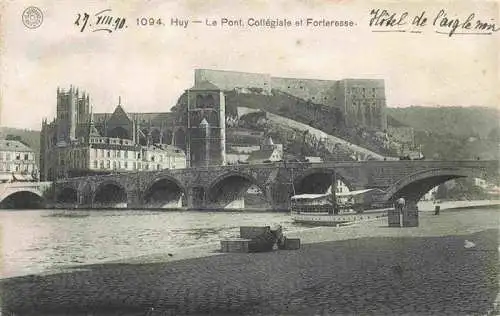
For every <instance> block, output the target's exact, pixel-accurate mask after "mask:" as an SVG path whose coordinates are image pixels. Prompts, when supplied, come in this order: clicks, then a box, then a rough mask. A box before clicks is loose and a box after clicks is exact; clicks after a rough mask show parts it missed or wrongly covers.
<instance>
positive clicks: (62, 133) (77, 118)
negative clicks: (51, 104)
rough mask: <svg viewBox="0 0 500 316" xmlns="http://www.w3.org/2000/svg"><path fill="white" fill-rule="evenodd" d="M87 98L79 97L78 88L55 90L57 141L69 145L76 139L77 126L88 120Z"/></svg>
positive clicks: (84, 95) (86, 95)
mask: <svg viewBox="0 0 500 316" xmlns="http://www.w3.org/2000/svg"><path fill="white" fill-rule="evenodd" d="M89 103H90V100H89V96H88V94H85V93H84V94H83V95H82V96H80V94H79V91H78V88H76V89H75V88H74V87H73V86H71V87H70V88H69V90H67V91H65V90H62V89H59V88H57V118H56V122H57V123H56V124H57V141H58V142H66V143H69V142H71V141H73V140H76V139H77V138H78V136H80V135H78V131H79V130H80V129H79V126H81V125H82V124H86V123H87V122H88V118H89Z"/></svg>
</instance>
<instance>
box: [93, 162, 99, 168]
mask: <svg viewBox="0 0 500 316" xmlns="http://www.w3.org/2000/svg"><path fill="white" fill-rule="evenodd" d="M97 167H98V166H97V160H94V168H95V169H97Z"/></svg>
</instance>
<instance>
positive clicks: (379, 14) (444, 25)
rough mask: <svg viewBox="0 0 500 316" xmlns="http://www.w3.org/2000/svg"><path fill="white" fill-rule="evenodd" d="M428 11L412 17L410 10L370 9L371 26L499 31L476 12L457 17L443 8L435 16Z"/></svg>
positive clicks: (416, 30) (459, 32) (405, 29)
mask: <svg viewBox="0 0 500 316" xmlns="http://www.w3.org/2000/svg"><path fill="white" fill-rule="evenodd" d="M428 16H429V15H428V13H427V12H426V11H422V12H420V13H419V14H417V15H415V16H413V18H411V16H410V14H409V12H406V11H405V12H402V13H398V12H390V11H388V10H382V9H372V10H371V11H370V22H369V26H370V27H372V28H374V29H373V31H374V32H411V33H421V32H422V30H421V29H422V28H423V27H426V26H428V25H430V26H432V27H434V29H435V32H436V33H439V34H446V35H448V36H449V37H451V36H453V35H491V34H492V33H494V32H498V31H499V30H500V27H497V26H496V24H495V23H494V22H492V21H489V22H485V21H484V19H479V18H477V17H476V14H475V13H470V14H469V15H467V16H465V17H456V16H452V15H451V14H449V13H448V12H447V11H446V10H444V9H441V10H440V11H439V12H438V13H436V14H435V15H433V16H429V17H428Z"/></svg>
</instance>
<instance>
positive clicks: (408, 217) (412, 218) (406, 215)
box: [403, 208, 418, 227]
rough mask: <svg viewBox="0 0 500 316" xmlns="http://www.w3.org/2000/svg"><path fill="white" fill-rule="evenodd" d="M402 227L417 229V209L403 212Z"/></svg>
mask: <svg viewBox="0 0 500 316" xmlns="http://www.w3.org/2000/svg"><path fill="white" fill-rule="evenodd" d="M403 227H418V209H416V208H415V209H407V210H405V211H404V212H403Z"/></svg>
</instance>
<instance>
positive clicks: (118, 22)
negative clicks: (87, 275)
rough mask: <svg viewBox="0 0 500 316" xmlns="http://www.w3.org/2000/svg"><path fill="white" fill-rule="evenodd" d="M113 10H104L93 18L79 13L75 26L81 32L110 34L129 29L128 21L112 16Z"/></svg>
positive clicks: (85, 13)
mask: <svg viewBox="0 0 500 316" xmlns="http://www.w3.org/2000/svg"><path fill="white" fill-rule="evenodd" d="M110 12H111V9H106V10H102V11H100V12H98V13H96V14H94V15H93V16H91V15H90V14H88V13H87V12H84V13H83V14H81V13H78V15H77V17H76V20H75V25H76V26H77V27H80V32H83V31H85V30H91V31H92V32H100V31H104V32H108V33H112V32H113V31H118V30H121V29H124V28H127V25H126V23H127V21H126V19H125V18H123V17H116V16H112V15H111V14H110Z"/></svg>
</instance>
